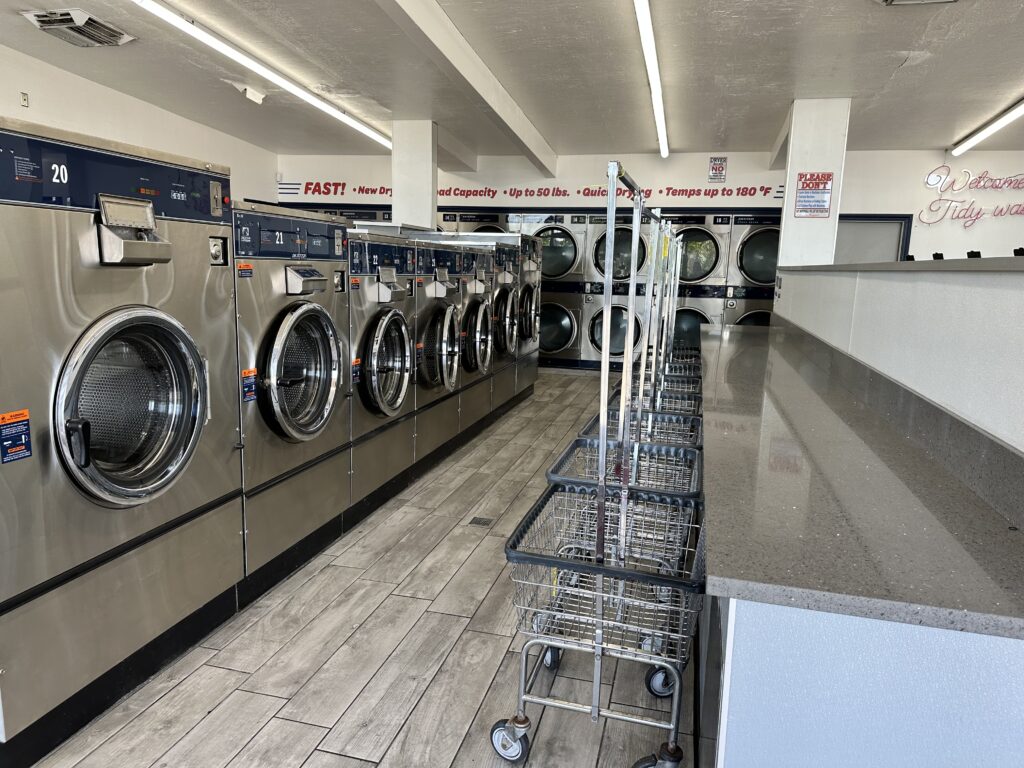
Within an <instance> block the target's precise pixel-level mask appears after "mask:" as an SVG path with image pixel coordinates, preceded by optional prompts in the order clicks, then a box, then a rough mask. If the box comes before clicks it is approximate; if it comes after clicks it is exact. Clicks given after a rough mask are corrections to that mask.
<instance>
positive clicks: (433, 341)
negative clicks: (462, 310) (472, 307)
mask: <svg viewBox="0 0 1024 768" xmlns="http://www.w3.org/2000/svg"><path fill="white" fill-rule="evenodd" d="M420 375H421V376H423V379H424V381H426V382H427V383H428V384H429V385H430V386H433V387H440V386H443V387H444V388H445V390H447V391H448V392H454V391H455V386H456V383H457V376H458V375H459V310H458V308H457V307H455V305H454V304H447V303H445V304H439V305H438V306H437V308H436V309H435V310H434V314H433V316H432V317H431V318H430V322H429V323H427V328H426V331H425V332H424V334H423V361H422V362H421V363H420Z"/></svg>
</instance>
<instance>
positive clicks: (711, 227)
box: [665, 214, 732, 287]
mask: <svg viewBox="0 0 1024 768" xmlns="http://www.w3.org/2000/svg"><path fill="white" fill-rule="evenodd" d="M665 218H666V219H668V220H669V221H671V222H672V230H673V233H674V236H675V238H676V242H677V243H678V244H679V259H680V265H679V283H680V285H682V286H686V287H696V286H710V285H725V284H726V282H727V278H728V274H729V269H728V267H729V243H730V235H731V231H732V217H731V216H715V215H710V214H709V215H692V214H668V215H666V217H665Z"/></svg>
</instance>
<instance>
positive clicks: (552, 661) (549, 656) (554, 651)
mask: <svg viewBox="0 0 1024 768" xmlns="http://www.w3.org/2000/svg"><path fill="white" fill-rule="evenodd" d="M561 663H562V649H561V648H553V647H551V646H550V645H549V646H547V647H546V648H545V649H544V668H545V669H550V670H551V671H552V672H554V671H556V670H557V669H558V667H559V666H560V665H561Z"/></svg>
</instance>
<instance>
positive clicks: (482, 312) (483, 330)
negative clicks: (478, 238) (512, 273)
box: [459, 246, 496, 430]
mask: <svg viewBox="0 0 1024 768" xmlns="http://www.w3.org/2000/svg"><path fill="white" fill-rule="evenodd" d="M492 253H493V249H491V248H479V247H475V246H474V247H466V248H463V251H462V276H461V278H460V280H459V292H460V299H461V302H460V308H459V310H460V315H461V316H462V358H461V359H462V371H461V373H460V375H461V378H462V385H461V387H460V389H459V406H460V409H461V417H460V419H459V429H460V430H464V429H466V427H468V426H470V425H472V424H475V423H476V422H478V421H479V420H480V419H482V418H484V417H485V416H487V415H488V414H489V413H490V412H491V364H492V362H493V360H494V343H495V339H494V337H495V333H496V330H495V328H494V310H493V308H492V306H493V298H494V292H493V289H494V283H493V280H494V271H493V267H492V264H491V258H492Z"/></svg>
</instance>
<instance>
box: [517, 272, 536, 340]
mask: <svg viewBox="0 0 1024 768" xmlns="http://www.w3.org/2000/svg"><path fill="white" fill-rule="evenodd" d="M519 295H520V303H519V318H520V320H519V321H520V323H521V324H522V328H521V329H520V335H521V336H522V337H523V338H524V339H527V340H532V339H534V338H536V336H537V333H538V331H539V330H540V328H539V326H540V310H539V308H538V307H537V289H536V288H534V287H533V285H532V284H530V283H527V284H526V285H524V286H523V289H522V290H521V291H520V292H519Z"/></svg>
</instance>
